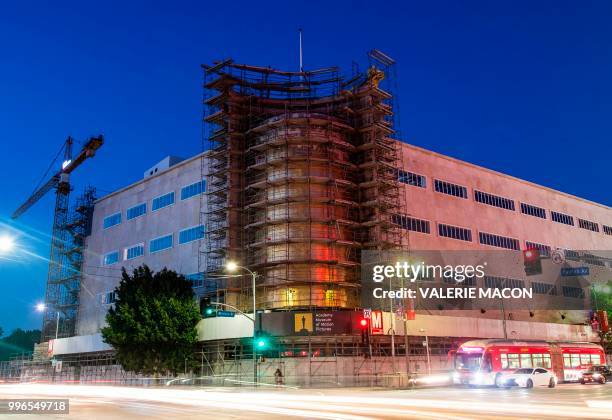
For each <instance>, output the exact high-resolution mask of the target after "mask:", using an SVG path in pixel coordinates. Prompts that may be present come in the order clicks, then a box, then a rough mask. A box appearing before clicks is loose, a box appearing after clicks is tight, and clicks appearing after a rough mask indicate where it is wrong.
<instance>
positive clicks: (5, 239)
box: [0, 235, 15, 252]
mask: <svg viewBox="0 0 612 420" xmlns="http://www.w3.org/2000/svg"><path fill="white" fill-rule="evenodd" d="M13 248H15V240H14V239H13V238H12V237H10V236H8V235H2V236H0V252H10V251H12V250H13Z"/></svg>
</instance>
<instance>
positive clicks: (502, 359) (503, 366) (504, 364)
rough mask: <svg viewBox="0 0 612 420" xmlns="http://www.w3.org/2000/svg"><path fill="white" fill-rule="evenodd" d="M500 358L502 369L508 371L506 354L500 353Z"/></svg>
mask: <svg viewBox="0 0 612 420" xmlns="http://www.w3.org/2000/svg"><path fill="white" fill-rule="evenodd" d="M499 357H500V358H501V365H502V369H508V355H507V354H506V353H502V354H500V355H499Z"/></svg>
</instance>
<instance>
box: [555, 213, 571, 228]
mask: <svg viewBox="0 0 612 420" xmlns="http://www.w3.org/2000/svg"><path fill="white" fill-rule="evenodd" d="M550 218H551V219H552V221H553V222H557V223H563V224H564V225H570V226H574V218H573V217H572V216H569V215H567V214H563V213H559V212H556V211H551V212H550Z"/></svg>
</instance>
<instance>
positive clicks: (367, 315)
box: [363, 308, 372, 319]
mask: <svg viewBox="0 0 612 420" xmlns="http://www.w3.org/2000/svg"><path fill="white" fill-rule="evenodd" d="M363 317H364V318H365V319H372V309H371V308H364V309H363Z"/></svg>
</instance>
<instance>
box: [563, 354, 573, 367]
mask: <svg viewBox="0 0 612 420" xmlns="http://www.w3.org/2000/svg"><path fill="white" fill-rule="evenodd" d="M563 367H564V368H570V367H572V362H571V360H570V355H569V354H564V355H563Z"/></svg>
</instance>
